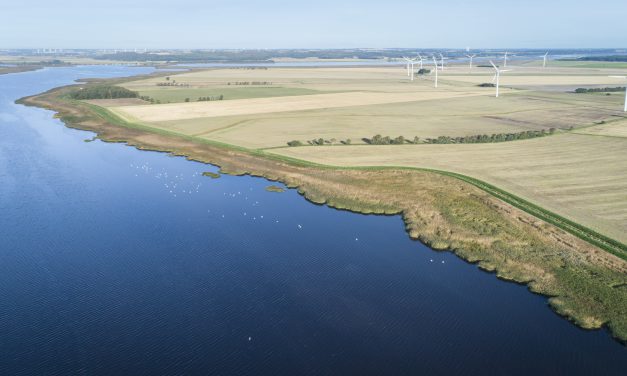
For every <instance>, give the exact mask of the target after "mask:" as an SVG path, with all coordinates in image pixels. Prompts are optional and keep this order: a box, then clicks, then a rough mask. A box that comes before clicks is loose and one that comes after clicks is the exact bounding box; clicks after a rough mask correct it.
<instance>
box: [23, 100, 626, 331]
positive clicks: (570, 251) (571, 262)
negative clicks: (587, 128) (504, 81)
mask: <svg viewBox="0 0 627 376" xmlns="http://www.w3.org/2000/svg"><path fill="white" fill-rule="evenodd" d="M68 90H69V89H68V88H59V89H54V90H52V91H50V92H47V93H44V94H41V95H36V96H33V97H29V98H25V99H23V100H21V103H24V104H27V105H33V106H38V107H43V108H48V109H52V110H55V111H57V112H58V114H59V117H60V118H61V119H62V120H63V121H64V122H65V123H66V124H67V125H68V126H70V127H75V128H79V129H86V130H92V131H94V132H97V133H98V135H99V138H101V139H102V140H105V141H110V142H126V143H127V144H129V145H131V146H135V147H137V148H140V149H144V150H158V151H166V152H170V153H172V154H174V155H183V156H186V157H187V158H189V159H191V160H197V161H202V162H206V163H211V164H215V165H218V166H220V167H221V171H222V172H223V173H231V174H236V175H240V174H251V175H255V176H263V177H265V178H267V179H269V180H272V181H276V180H278V181H282V182H283V183H285V184H286V185H287V186H289V187H293V188H298V190H299V192H300V193H302V194H303V195H304V196H305V197H306V198H307V199H308V200H310V201H312V202H315V203H320V204H326V205H329V206H331V207H334V208H338V209H346V210H351V211H355V212H359V213H381V214H383V213H385V214H401V215H402V216H403V219H404V221H405V223H406V229H407V231H408V233H409V235H410V236H411V237H412V238H414V239H419V240H420V241H422V242H424V243H425V244H427V245H429V246H431V247H432V248H434V249H442V250H444V249H448V250H451V251H452V252H454V253H456V254H457V255H459V256H460V257H462V258H463V259H465V260H468V261H469V262H473V263H477V264H478V265H479V267H480V268H482V269H484V270H487V271H492V272H495V273H496V275H497V276H498V277H499V278H502V279H505V280H510V281H515V282H518V283H524V284H526V285H528V287H529V289H530V290H531V291H533V292H536V293H539V294H543V295H546V296H548V297H549V303H550V305H551V307H552V308H553V309H554V310H555V311H556V312H557V313H559V314H560V315H563V316H565V317H567V318H569V319H570V320H572V321H573V322H575V323H576V324H577V325H580V326H581V327H584V328H589V329H592V328H600V327H607V328H608V329H609V330H610V331H611V333H612V334H613V335H614V336H615V337H616V338H618V339H620V340H622V341H625V340H627V317H626V315H625V314H624V313H625V312H627V288H626V286H627V277H626V276H627V263H626V262H625V261H624V260H623V259H621V258H619V257H617V256H615V255H612V254H610V253H608V252H605V251H602V250H600V249H599V248H597V247H595V246H592V245H591V244H590V243H588V242H585V241H583V240H581V239H579V238H577V237H575V236H574V235H572V234H570V233H567V232H565V231H563V230H562V229H560V228H558V227H557V226H555V225H552V224H550V223H547V222H545V221H543V220H540V219H538V218H536V217H535V216H532V215H530V214H528V213H526V212H524V211H522V210H519V209H518V208H516V207H514V206H512V205H510V204H508V203H506V202H507V201H508V200H509V197H510V196H508V195H507V193H506V192H497V191H492V192H490V189H492V188H491V187H486V186H481V182H475V181H471V180H465V181H464V178H465V177H460V176H454V177H453V176H446V175H443V174H441V173H433V172H429V171H421V170H417V169H402V168H362V169H357V168H329V167H326V166H322V165H316V164H313V163H307V162H304V161H301V160H296V159H292V158H288V157H279V156H276V155H271V154H269V153H267V152H264V151H259V150H248V149H245V148H241V147H231V146H229V145H225V144H220V143H218V142H213V141H209V140H205V139H199V138H195V137H193V136H184V135H180V134H173V133H171V132H168V131H165V130H155V129H152V128H147V127H143V126H141V125H135V124H130V123H125V122H124V121H121V120H120V119H119V118H116V117H115V116H113V115H111V114H110V113H109V112H108V111H106V110H104V109H102V108H99V107H97V106H94V105H89V104H86V103H83V102H77V101H73V100H70V99H68V98H67V93H68ZM479 187H481V188H482V189H483V190H482V189H479ZM486 191H488V192H490V193H488V192H486ZM499 193H500V194H501V196H500V197H501V198H502V199H503V200H505V201H506V202H504V201H502V200H500V199H498V198H496V197H495V196H494V195H493V194H497V196H498V194H499ZM512 203H513V204H515V203H514V202H512ZM525 209H526V210H529V208H525ZM542 214H543V213H537V215H539V216H540V218H542ZM549 220H550V219H549ZM555 224H556V225H561V224H560V223H557V222H556V223H555Z"/></svg>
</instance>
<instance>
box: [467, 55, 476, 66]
mask: <svg viewBox="0 0 627 376" xmlns="http://www.w3.org/2000/svg"><path fill="white" fill-rule="evenodd" d="M475 56H477V55H475V54H472V55H466V57H467V58H469V59H470V64H469V66H468V68H469V69H470V70H472V59H473V58H474V57H475Z"/></svg>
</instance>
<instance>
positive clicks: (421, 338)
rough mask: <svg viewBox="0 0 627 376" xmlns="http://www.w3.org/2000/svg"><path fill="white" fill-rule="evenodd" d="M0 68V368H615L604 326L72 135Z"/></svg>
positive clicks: (125, 70) (440, 256) (272, 201)
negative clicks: (21, 102)
mask: <svg viewBox="0 0 627 376" xmlns="http://www.w3.org/2000/svg"><path fill="white" fill-rule="evenodd" d="M141 72H148V69H146V68H130V67H111V66H106V67H73V68H55V69H45V70H41V71H35V72H26V73H20V74H12V75H4V76H0V182H1V184H2V186H1V189H0V211H1V213H2V216H1V217H0V241H1V242H0V374H2V375H22V374H24V375H25V374H34V375H48V374H50V375H69V374H86V375H93V374H121V373H125V374H133V375H142V374H167V375H173V374H199V375H210V374H221V375H233V374H245V375H298V374H311V375H331V374H344V375H346V374H355V375H357V374H359V375H367V374H378V375H380V374H390V375H417V374H421V373H422V374H450V373H457V374H476V373H479V372H481V371H485V372H487V373H492V374H507V375H517V374H520V375H523V374H529V373H542V374H549V373H550V374H556V373H560V374H582V375H590V374H606V375H612V374H616V375H618V374H623V375H624V374H625V373H624V372H625V370H626V369H627V350H626V349H625V347H624V346H622V345H620V344H619V343H617V342H615V341H614V340H612V339H611V338H610V336H609V335H608V334H607V333H606V332H605V331H596V332H587V331H583V330H580V329H577V328H576V327H575V326H573V325H572V324H570V323H569V322H567V321H566V320H564V319H562V318H559V317H558V316H557V315H555V314H554V313H553V312H551V310H550V309H549V308H548V307H547V306H546V300H545V299H544V298H542V297H540V296H536V295H533V294H531V293H529V292H528V291H527V290H526V288H525V287H523V286H519V285H515V284H511V283H505V282H502V281H498V280H497V279H496V278H495V277H494V275H491V274H487V273H484V272H481V271H479V270H478V269H477V268H476V266H473V265H469V264H466V263H464V262H463V261H461V260H459V259H457V258H456V257H455V256H453V255H451V254H449V253H438V252H434V251H432V250H430V249H429V248H427V247H425V246H423V245H421V244H420V243H418V242H415V241H411V240H410V239H409V238H408V237H407V235H406V234H405V232H404V230H403V224H402V222H401V219H400V218H399V217H382V216H362V215H356V214H351V213H348V212H341V211H336V210H332V209H329V208H326V207H322V206H316V205H312V204H310V203H308V202H306V201H305V200H304V199H303V198H302V197H300V196H299V195H298V194H297V193H296V192H295V191H294V190H290V191H287V192H285V193H280V194H277V193H271V192H266V191H265V190H264V188H265V187H266V186H267V185H268V184H269V183H268V182H267V181H265V180H263V179H258V178H250V177H229V176H223V177H221V178H219V179H215V180H212V179H210V178H207V177H202V176H200V174H201V173H202V172H203V171H216V169H215V168H214V167H211V166H206V165H202V164H199V163H195V162H189V161H186V160H185V159H183V158H173V157H169V156H168V155H166V154H162V153H154V152H142V151H137V150H135V149H133V148H130V147H127V146H124V145H122V144H106V143H102V142H100V141H95V142H89V143H87V142H84V140H85V139H89V138H91V137H92V136H93V134H92V133H90V132H84V131H77V130H71V129H68V128H65V127H64V126H63V125H62V124H61V122H60V121H58V120H55V119H53V118H52V113H51V112H49V111H45V110H41V109H36V108H27V107H24V106H18V105H15V104H13V101H14V100H15V99H16V98H19V97H22V96H24V95H27V94H32V93H37V92H41V91H43V90H46V89H49V88H52V87H55V86H58V85H62V84H67V83H70V82H72V81H73V80H74V79H78V78H85V77H111V76H121V75H130V74H137V73H141Z"/></svg>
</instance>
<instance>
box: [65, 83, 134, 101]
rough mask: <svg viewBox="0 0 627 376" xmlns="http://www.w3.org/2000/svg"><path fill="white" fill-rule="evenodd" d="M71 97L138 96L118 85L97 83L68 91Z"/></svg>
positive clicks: (105, 97) (83, 98)
mask: <svg viewBox="0 0 627 376" xmlns="http://www.w3.org/2000/svg"><path fill="white" fill-rule="evenodd" d="M70 97H71V98H72V99H78V100H87V99H117V98H138V97H139V94H137V92H135V91H132V90H128V89H126V88H123V87H120V86H110V85H97V86H88V87H84V88H83V87H82V88H79V89H78V90H75V91H73V92H71V93H70Z"/></svg>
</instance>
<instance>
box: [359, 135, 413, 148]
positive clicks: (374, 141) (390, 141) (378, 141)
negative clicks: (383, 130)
mask: <svg viewBox="0 0 627 376" xmlns="http://www.w3.org/2000/svg"><path fill="white" fill-rule="evenodd" d="M362 141H364V142H365V143H367V144H369V145H402V144H404V143H408V144H417V143H419V142H420V137H414V138H413V140H410V139H406V138H405V137H403V136H398V137H394V138H392V137H389V136H381V135H380V134H377V135H375V136H374V137H372V138H362Z"/></svg>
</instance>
